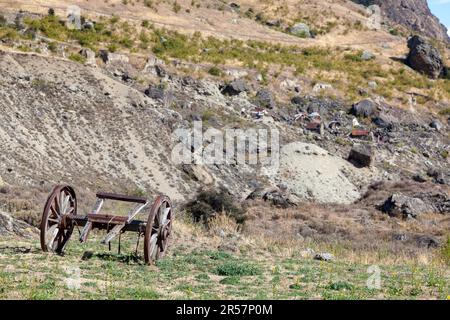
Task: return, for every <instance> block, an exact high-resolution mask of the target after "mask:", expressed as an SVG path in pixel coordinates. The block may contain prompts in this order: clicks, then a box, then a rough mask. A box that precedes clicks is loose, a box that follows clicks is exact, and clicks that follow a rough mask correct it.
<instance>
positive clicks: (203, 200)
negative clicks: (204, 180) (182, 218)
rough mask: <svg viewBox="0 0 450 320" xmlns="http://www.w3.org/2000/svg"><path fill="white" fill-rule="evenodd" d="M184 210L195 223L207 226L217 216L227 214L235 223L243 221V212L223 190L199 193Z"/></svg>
mask: <svg viewBox="0 0 450 320" xmlns="http://www.w3.org/2000/svg"><path fill="white" fill-rule="evenodd" d="M185 208H186V211H187V212H188V213H189V214H190V215H191V216H192V217H193V218H194V221H196V222H204V223H206V224H207V223H208V221H209V220H210V219H211V218H213V217H215V216H216V215H218V214H227V215H229V216H230V217H232V218H233V219H234V220H235V221H236V222H237V223H243V222H244V221H245V212H244V210H243V209H242V208H241V207H240V206H238V205H236V204H235V200H234V199H233V197H232V196H231V195H230V194H229V193H228V192H227V191H226V190H225V189H223V188H220V189H219V190H206V191H201V192H200V193H199V194H198V195H197V197H196V199H195V200H193V201H190V202H189V203H188V204H186V207H185Z"/></svg>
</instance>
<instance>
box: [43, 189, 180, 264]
mask: <svg viewBox="0 0 450 320" xmlns="http://www.w3.org/2000/svg"><path fill="white" fill-rule="evenodd" d="M96 198H97V200H96V203H95V205H94V208H93V210H92V211H91V213H88V214H87V215H79V214H78V212H77V197H76V194H75V191H74V189H73V188H72V187H71V186H68V185H57V186H55V187H54V188H53V191H52V192H51V193H50V195H49V196H48V198H47V202H46V203H45V207H44V211H43V213H42V221H41V226H40V238H41V248H42V250H43V251H45V252H47V251H50V252H54V253H57V254H63V253H64V249H65V247H66V245H67V243H68V241H69V239H70V237H71V235H72V233H73V230H74V228H75V227H77V229H78V230H79V240H80V242H82V243H83V242H85V241H86V240H87V238H88V235H89V233H90V231H91V230H93V229H99V230H106V236H105V237H104V238H103V240H102V243H103V244H109V245H110V243H111V240H112V239H114V238H115V237H116V236H119V240H120V234H121V233H124V232H126V231H132V232H137V233H138V237H137V246H136V248H138V246H139V239H140V238H141V237H142V236H143V237H144V260H145V262H146V263H147V264H150V263H152V262H154V261H156V260H158V259H160V258H161V257H162V256H164V254H165V253H166V251H167V248H168V245H169V238H170V235H171V232H172V224H173V219H174V215H173V210H172V203H171V201H170V199H169V197H167V196H165V195H160V196H158V197H156V199H155V200H154V201H153V203H152V204H151V201H149V200H148V199H147V198H144V197H136V196H127V195H120V194H113V193H105V192H98V193H97V194H96ZM110 200H111V201H122V202H129V203H134V204H136V205H135V207H134V208H133V209H131V211H130V212H129V213H128V215H127V216H120V215H109V214H100V210H101V208H102V206H103V204H104V203H105V201H110ZM145 211H148V218H147V221H140V220H135V217H136V216H137V214H139V213H141V212H145ZM119 248H120V243H119ZM119 250H120V249H119Z"/></svg>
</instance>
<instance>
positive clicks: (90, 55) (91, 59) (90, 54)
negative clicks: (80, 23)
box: [79, 48, 97, 66]
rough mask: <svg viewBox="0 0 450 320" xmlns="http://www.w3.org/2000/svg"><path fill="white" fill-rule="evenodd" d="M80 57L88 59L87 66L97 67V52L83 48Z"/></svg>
mask: <svg viewBox="0 0 450 320" xmlns="http://www.w3.org/2000/svg"><path fill="white" fill-rule="evenodd" d="M79 53H80V55H81V56H82V57H84V58H86V64H87V65H90V66H95V65H96V64H97V63H96V61H95V52H94V51H92V50H91V49H89V48H83V49H81V50H80V52H79Z"/></svg>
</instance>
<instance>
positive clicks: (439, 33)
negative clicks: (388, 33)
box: [355, 0, 450, 42]
mask: <svg viewBox="0 0 450 320" xmlns="http://www.w3.org/2000/svg"><path fill="white" fill-rule="evenodd" d="M355 2H358V3H361V4H364V5H366V6H369V5H373V4H376V5H378V6H380V8H381V9H382V12H383V14H384V15H385V16H386V17H387V18H388V19H389V20H391V21H393V22H395V23H398V24H400V25H403V26H405V27H407V28H409V29H411V30H414V31H416V32H420V33H422V34H424V35H426V36H429V37H432V38H435V39H438V40H441V41H446V42H449V41H450V38H449V36H448V34H447V28H446V27H445V26H444V25H443V24H442V23H440V22H439V19H438V18H436V16H434V15H433V14H432V13H431V11H430V8H429V7H428V3H427V1H426V0H402V1H395V0H392V1H391V0H389V1H385V0H356V1H355Z"/></svg>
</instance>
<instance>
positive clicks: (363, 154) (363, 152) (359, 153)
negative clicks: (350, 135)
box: [348, 145, 373, 168]
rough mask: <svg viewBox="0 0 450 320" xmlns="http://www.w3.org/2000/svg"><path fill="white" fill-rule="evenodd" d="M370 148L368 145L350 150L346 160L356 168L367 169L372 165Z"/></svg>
mask: <svg viewBox="0 0 450 320" xmlns="http://www.w3.org/2000/svg"><path fill="white" fill-rule="evenodd" d="M372 158H373V153H372V148H371V147H370V146H368V145H357V146H354V147H353V148H352V149H351V150H350V154H349V155H348V160H349V161H350V162H351V163H353V164H354V165H355V166H357V167H361V168H362V167H369V166H370V165H371V164H372Z"/></svg>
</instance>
